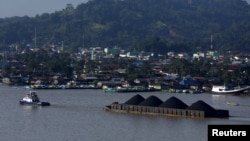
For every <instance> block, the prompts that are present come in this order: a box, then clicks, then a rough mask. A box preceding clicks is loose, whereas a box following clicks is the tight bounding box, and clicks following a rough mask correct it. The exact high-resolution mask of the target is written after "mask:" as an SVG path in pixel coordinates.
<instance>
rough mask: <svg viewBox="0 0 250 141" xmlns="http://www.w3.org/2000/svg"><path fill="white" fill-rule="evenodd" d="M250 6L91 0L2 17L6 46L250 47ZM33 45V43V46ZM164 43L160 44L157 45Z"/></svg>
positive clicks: (0, 35)
mask: <svg viewBox="0 0 250 141" xmlns="http://www.w3.org/2000/svg"><path fill="white" fill-rule="evenodd" d="M249 19H250V6H249V5H248V4H247V2H245V1H241V0H157V1H153V0H90V1H89V2H87V3H83V4H80V5H78V6H77V7H73V6H72V5H70V4H68V5H67V7H66V8H65V9H63V10H61V11H58V12H55V13H52V14H48V13H44V14H42V15H37V16H36V17H34V18H31V17H12V18H7V19H0V29H1V30H0V50H6V48H7V47H8V46H9V45H11V44H14V45H18V46H19V47H21V48H25V47H30V46H35V45H34V35H35V30H36V41H37V42H36V45H37V46H38V47H43V46H48V45H51V44H53V45H58V46H60V45H61V43H62V41H63V43H64V46H65V48H66V49H67V50H69V51H76V50H77V49H78V48H79V47H83V46H84V47H92V46H102V47H113V46H116V45H117V46H121V47H123V48H129V47H133V48H135V49H138V50H155V51H159V52H162V51H169V50H175V51H183V50H185V49H186V50H188V51H190V50H194V49H196V48H197V47H200V48H201V49H203V50H207V49H209V47H210V37H211V35H212V36H213V43H214V48H215V49H216V50H220V51H228V50H232V51H241V52H250V48H249V47H250V31H249V29H250V22H249ZM27 45H29V46H27ZM157 47H158V48H157Z"/></svg>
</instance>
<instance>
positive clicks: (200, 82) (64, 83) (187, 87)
mask: <svg viewBox="0 0 250 141" xmlns="http://www.w3.org/2000/svg"><path fill="white" fill-rule="evenodd" d="M46 50H49V52H50V53H51V52H54V53H60V52H62V51H63V48H53V50H52V48H49V49H48V48H46ZM31 51H39V49H32V50H31ZM16 52H18V53H19V54H23V53H25V52H24V51H18V50H16ZM0 55H1V56H2V57H1V60H0V78H1V81H2V83H5V84H9V85H29V86H31V87H32V88H108V87H133V86H143V87H147V88H154V89H157V90H168V91H171V92H184V93H188V92H200V91H209V90H211V86H209V85H205V84H204V81H205V78H202V77H191V76H186V77H182V78H180V77H179V76H178V74H169V73H168V72H164V70H163V69H162V68H161V66H162V65H166V64H171V61H172V59H173V58H184V59H186V60H192V59H194V58H197V59H201V58H203V59H204V58H205V59H213V60H215V61H217V62H218V63H219V62H221V61H222V60H223V58H224V56H223V55H221V54H219V53H218V52H217V51H208V52H196V53H194V54H192V55H188V53H178V54H176V53H174V52H168V53H166V54H158V55H156V54H154V53H153V52H129V51H126V50H123V49H120V48H119V47H114V48H102V47H91V48H83V49H80V51H79V52H78V53H76V54H72V57H74V59H75V60H78V61H79V60H81V59H83V60H85V61H86V62H87V61H88V60H92V61H100V60H105V59H107V60H108V59H111V60H112V59H119V58H125V59H127V60H134V62H140V61H141V62H142V61H145V60H152V63H151V64H153V67H152V68H153V69H154V71H155V72H156V74H161V75H159V76H151V77H150V78H137V79H135V80H132V81H131V80H130V81H128V80H125V79H124V78H122V77H119V76H113V75H109V76H108V77H107V74H106V75H105V77H103V75H104V74H103V72H102V70H98V71H97V72H95V73H92V74H86V73H84V72H85V71H84V69H86V68H85V66H84V67H83V72H82V74H75V75H74V77H72V78H65V77H63V75H62V74H53V75H51V76H36V77H34V76H30V77H27V76H22V74H21V71H20V70H16V71H17V72H20V73H16V74H15V75H13V74H9V73H8V72H6V71H4V67H5V65H7V64H8V65H11V67H12V68H14V69H16V68H18V67H15V65H18V64H19V61H18V60H14V59H13V57H12V59H13V60H5V58H8V57H6V55H13V53H6V52H4V53H1V54H0ZM166 56H168V57H166ZM9 58H11V57H9ZM249 58H250V56H246V55H241V56H240V55H238V56H236V55H232V56H230V61H231V64H232V65H241V64H243V63H245V64H246V63H248V61H249ZM103 65H105V64H103ZM100 68H101V67H100ZM112 71H114V70H112ZM115 71H117V72H119V73H125V72H126V69H124V68H119V65H117V66H116V69H115Z"/></svg>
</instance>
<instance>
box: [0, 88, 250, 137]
mask: <svg viewBox="0 0 250 141" xmlns="http://www.w3.org/2000/svg"><path fill="white" fill-rule="evenodd" d="M28 91H29V90H27V89H24V88H23V87H9V86H4V85H0V98H1V102H0V113H1V114H0V127H1V128H0V139H1V140H2V141H15V140H16V141H44V140H48V141H114V140H117V141H138V140H143V141H162V140H167V141H183V140H187V141H207V125H209V124H248V125H249V124H250V109H249V108H250V96H214V95H211V94H169V93H166V92H149V93H140V94H141V95H142V96H143V97H144V98H147V97H149V96H151V95H155V96H157V97H159V98H160V99H162V101H165V100H167V99H168V98H170V97H171V96H176V97H177V98H179V99H180V100H182V101H183V102H185V103H186V104H188V105H191V104H192V103H194V102H196V101H198V100H203V101H205V102H206V103H208V104H209V105H211V106H212V107H214V108H216V109H227V110H229V114H230V116H231V117H230V118H229V119H217V118H208V119H192V118H173V117H164V116H149V115H129V114H120V113H111V112H106V111H103V107H104V106H106V105H108V104H110V103H112V102H114V101H118V102H120V103H123V102H126V101H127V100H128V99H129V98H131V97H132V96H134V95H135V94H137V93H104V92H103V91H102V90H36V91H37V93H38V96H39V97H40V100H41V101H48V102H50V103H51V104H52V105H51V106H49V107H36V106H33V107H32V106H21V105H19V103H18V101H19V100H20V99H21V98H22V97H23V96H24V94H25V93H27V92H28ZM226 101H230V102H235V103H238V104H239V105H238V106H229V105H226V104H225V102H226Z"/></svg>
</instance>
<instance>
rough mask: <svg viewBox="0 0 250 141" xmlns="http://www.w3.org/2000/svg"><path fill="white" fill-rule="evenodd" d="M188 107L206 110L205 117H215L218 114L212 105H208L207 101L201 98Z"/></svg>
mask: <svg viewBox="0 0 250 141" xmlns="http://www.w3.org/2000/svg"><path fill="white" fill-rule="evenodd" d="M187 109H188V110H199V111H204V112H205V117H214V116H216V114H217V112H216V110H215V109H214V108H213V107H211V106H210V105H208V104H207V103H205V102H204V101H202V100H199V101H197V102H195V103H193V104H192V105H190V106H189V107H188V108H187Z"/></svg>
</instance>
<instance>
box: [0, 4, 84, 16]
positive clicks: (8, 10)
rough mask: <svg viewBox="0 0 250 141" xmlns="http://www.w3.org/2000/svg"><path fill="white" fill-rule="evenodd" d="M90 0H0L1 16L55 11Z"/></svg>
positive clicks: (34, 14)
mask: <svg viewBox="0 0 250 141" xmlns="http://www.w3.org/2000/svg"><path fill="white" fill-rule="evenodd" d="M86 1H88V0H0V18H7V17H14V16H30V17H34V16H36V15H37V14H38V15H41V14H43V13H54V12H55V11H60V10H62V9H64V8H65V7H66V5H67V4H72V5H73V6H74V7H76V6H77V5H79V4H81V3H84V2H86Z"/></svg>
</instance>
